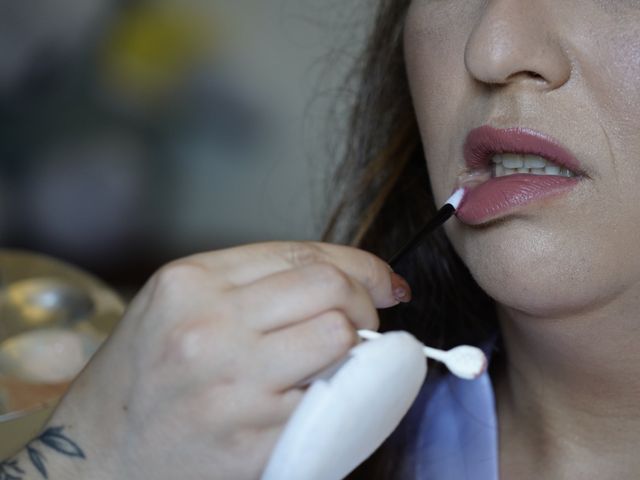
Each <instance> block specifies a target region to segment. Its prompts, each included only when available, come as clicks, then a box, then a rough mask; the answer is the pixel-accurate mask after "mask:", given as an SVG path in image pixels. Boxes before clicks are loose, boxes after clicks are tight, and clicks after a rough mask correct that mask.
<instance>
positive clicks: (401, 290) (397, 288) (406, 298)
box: [391, 273, 411, 303]
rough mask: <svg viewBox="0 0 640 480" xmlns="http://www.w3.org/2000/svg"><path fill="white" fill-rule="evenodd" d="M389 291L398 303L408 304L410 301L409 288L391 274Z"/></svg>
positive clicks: (402, 279) (399, 277)
mask: <svg viewBox="0 0 640 480" xmlns="http://www.w3.org/2000/svg"><path fill="white" fill-rule="evenodd" d="M391 291H392V292H393V298H395V299H396V300H397V301H398V302H401V303H408V302H410V301H411V287H410V286H409V284H408V283H407V281H406V280H405V279H404V278H402V277H401V276H400V275H398V274H397V273H392V274H391Z"/></svg>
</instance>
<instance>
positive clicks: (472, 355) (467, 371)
mask: <svg viewBox="0 0 640 480" xmlns="http://www.w3.org/2000/svg"><path fill="white" fill-rule="evenodd" d="M358 335H359V336H360V338H362V339H364V340H376V339H378V338H380V337H382V334H381V333H379V332H374V331H373V330H358ZM422 351H423V352H424V354H425V356H426V357H427V358H431V359H433V360H437V361H439V362H442V363H444V364H445V366H446V367H447V368H448V369H449V371H450V372H451V373H453V374H454V375H455V376H456V377H460V378H463V379H465V380H473V379H475V378H478V377H479V376H480V375H482V373H483V372H484V371H485V370H486V369H487V357H486V356H485V355H484V352H483V351H482V350H480V349H479V348H477V347H471V346H469V345H460V346H458V347H455V348H453V349H451V350H448V351H445V350H438V349H437V348H431V347H426V346H423V348H422Z"/></svg>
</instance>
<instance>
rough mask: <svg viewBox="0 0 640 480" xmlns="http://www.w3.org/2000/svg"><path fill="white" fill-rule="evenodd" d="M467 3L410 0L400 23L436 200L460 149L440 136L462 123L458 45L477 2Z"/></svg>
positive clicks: (446, 187)
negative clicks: (473, 6) (411, 3)
mask: <svg viewBox="0 0 640 480" xmlns="http://www.w3.org/2000/svg"><path fill="white" fill-rule="evenodd" d="M469 3H477V2H466V1H465V2H461V1H455V0H454V1H451V2H422V1H416V2H414V3H413V5H412V7H411V9H410V10H409V14H408V17H407V23H406V27H405V38H404V42H405V57H406V64H407V74H408V78H409V84H410V88H411V95H412V97H413V101H414V107H415V111H416V116H417V119H418V124H419V126H420V134H421V137H422V142H423V145H424V146H425V155H426V158H427V164H428V168H429V174H430V178H431V181H432V184H433V191H434V193H435V195H436V198H437V199H438V200H443V199H444V198H446V197H447V196H448V195H449V194H450V193H451V192H450V190H451V188H452V184H451V179H455V178H456V177H457V173H458V170H460V168H461V164H462V159H461V158H460V157H461V155H460V153H461V150H460V149H459V148H454V147H452V145H450V144H448V143H446V142H443V139H450V140H452V141H453V140H459V139H460V138H463V135H464V132H465V128H466V126H465V125H464V122H461V119H464V118H465V117H466V116H467V114H468V106H469V100H470V99H469V97H468V95H469V93H470V92H469V89H468V82H469V76H468V72H467V70H466V67H465V64H464V50H465V46H466V42H467V38H468V33H469V31H471V29H472V25H473V22H474V20H473V17H474V15H477V12H476V11H475V10H477V6H476V7H475V8H474V9H473V10H472V9H470V8H469V6H468V4H469ZM465 112H466V113H465ZM456 147H459V145H456ZM458 150H460V151H459V152H458ZM456 152H457V156H456ZM445 180H446V181H445Z"/></svg>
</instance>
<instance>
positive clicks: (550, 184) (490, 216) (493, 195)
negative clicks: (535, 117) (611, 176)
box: [457, 126, 582, 225]
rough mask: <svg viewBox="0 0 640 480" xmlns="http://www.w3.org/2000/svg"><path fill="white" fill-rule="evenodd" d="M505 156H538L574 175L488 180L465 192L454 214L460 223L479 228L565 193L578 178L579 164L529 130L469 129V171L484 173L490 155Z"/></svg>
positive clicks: (491, 156)
mask: <svg viewBox="0 0 640 480" xmlns="http://www.w3.org/2000/svg"><path fill="white" fill-rule="evenodd" d="M505 153H507V154H508V153H513V154H520V155H538V156H540V157H543V158H545V159H547V160H550V161H551V162H553V163H555V164H557V165H558V166H559V167H562V168H566V169H568V170H570V171H571V172H573V173H574V174H575V176H572V177H566V176H559V175H533V174H514V175H508V176H504V177H499V178H495V177H493V178H490V179H489V180H488V181H486V182H483V183H481V184H479V185H477V186H474V187H472V188H471V189H470V190H469V191H468V193H467V195H466V197H465V199H464V201H463V203H462V204H461V205H460V208H459V209H458V211H457V216H458V218H459V219H460V220H461V221H462V222H464V223H467V224H470V225H479V224H482V223H486V222H488V221H490V220H494V219H496V218H498V217H502V216H505V215H508V214H510V213H513V212H514V211H515V210H519V209H521V208H522V207H524V206H525V205H529V204H531V203H533V202H536V201H539V200H542V199H546V198H549V197H553V196H558V195H562V194H565V193H567V192H568V191H569V190H571V189H572V188H573V187H575V186H576V185H577V184H578V182H579V181H580V178H581V176H582V171H581V169H580V164H579V163H578V161H577V160H576V159H575V157H574V156H573V155H572V154H571V153H570V152H569V151H568V150H566V149H565V148H564V147H562V146H561V145H559V144H558V143H557V142H556V141H554V140H552V139H551V138H549V137H547V136H546V135H544V134H542V133H539V132H536V131H533V130H529V129H524V128H510V129H502V130H499V129H496V128H493V127H489V126H483V127H480V128H477V129H475V130H472V131H471V132H470V133H469V135H468V136H467V140H466V142H465V145H464V157H465V162H466V164H467V167H468V168H469V169H470V170H471V171H487V170H488V169H489V168H490V165H491V161H492V158H493V157H494V155H497V154H505Z"/></svg>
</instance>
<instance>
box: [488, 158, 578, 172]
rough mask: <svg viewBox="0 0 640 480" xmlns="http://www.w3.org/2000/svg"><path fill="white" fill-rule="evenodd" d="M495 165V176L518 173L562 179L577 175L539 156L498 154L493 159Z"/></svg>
mask: <svg viewBox="0 0 640 480" xmlns="http://www.w3.org/2000/svg"><path fill="white" fill-rule="evenodd" d="M492 162H493V164H494V168H493V176H494V177H504V176H506V175H514V174H516V173H524V174H532V175H559V176H562V177H574V176H575V174H574V173H573V172H572V171H570V170H568V169H566V168H561V167H559V166H558V165H556V164H555V163H553V162H551V161H549V160H547V159H545V158H543V157H540V156H538V155H517V154H515V153H502V154H496V155H494V156H493V158H492Z"/></svg>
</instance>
